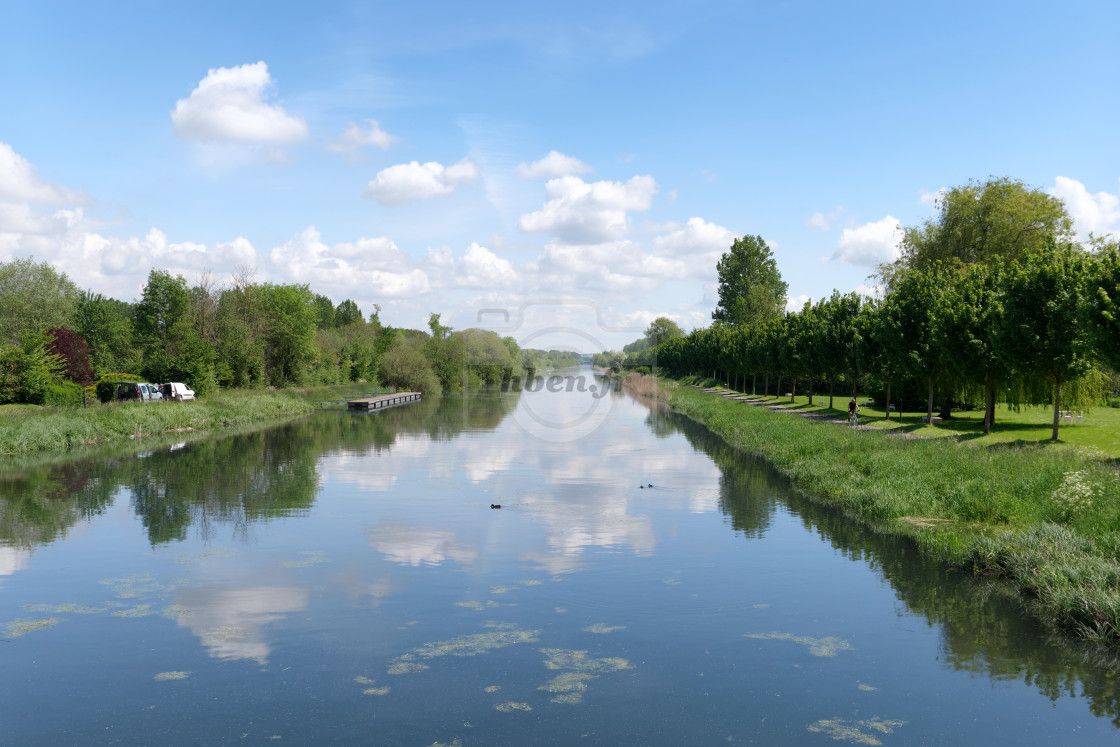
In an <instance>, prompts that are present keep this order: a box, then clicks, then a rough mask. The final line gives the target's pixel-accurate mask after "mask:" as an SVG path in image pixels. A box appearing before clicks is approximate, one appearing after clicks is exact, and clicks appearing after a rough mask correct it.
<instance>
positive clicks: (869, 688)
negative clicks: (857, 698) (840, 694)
mask: <svg viewBox="0 0 1120 747" xmlns="http://www.w3.org/2000/svg"><path fill="white" fill-rule="evenodd" d="M858 687H859V689H860V690H863V691H864V692H868V693H869V692H874V691H875V690H878V689H879V688H877V687H872V686H871V685H865V684H863V683H862V682H861V683H859V685H858Z"/></svg>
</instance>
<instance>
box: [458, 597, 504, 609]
mask: <svg viewBox="0 0 1120 747" xmlns="http://www.w3.org/2000/svg"><path fill="white" fill-rule="evenodd" d="M455 606H456V607H466V608H467V609H472V610H488V609H493V608H494V607H498V606H500V605H499V604H498V603H497V602H495V601H494V600H492V599H487V600H486V601H485V602H477V601H474V600H471V601H468V602H456V603H455Z"/></svg>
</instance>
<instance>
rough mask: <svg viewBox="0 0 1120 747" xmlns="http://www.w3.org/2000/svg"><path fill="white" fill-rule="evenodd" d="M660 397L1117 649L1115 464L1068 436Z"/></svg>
mask: <svg viewBox="0 0 1120 747" xmlns="http://www.w3.org/2000/svg"><path fill="white" fill-rule="evenodd" d="M658 389H659V390H660V391H661V392H662V398H664V399H666V400H667V402H668V403H669V405H670V406H671V407H672V408H673V409H674V410H676V411H678V412H680V413H682V414H684V415H687V416H688V417H690V418H692V419H694V420H696V421H698V422H700V423H703V424H704V425H706V426H707V427H708V428H709V429H711V430H712V431H713V432H714V433H717V434H718V435H720V436H722V437H723V438H724V439H725V440H726V441H727V442H728V443H729V444H730V445H731V446H733V447H735V448H737V449H740V450H742V451H745V452H749V453H751V454H756V455H758V456H761V457H763V458H765V459H767V460H768V461H769V462H771V463H772V464H773V465H774V466H775V467H776V468H777V469H779V470H780V471H781V472H783V473H784V474H785V475H787V476H788V477H789V479H790V480H791V482H792V484H793V485H794V486H795V487H796V488H797V489H798V490H800V491H801V492H803V493H804V494H805V495H806V496H807V497H809V498H810V499H811V500H813V501H815V502H820V503H825V504H829V505H834V506H837V507H839V508H841V509H842V510H844V511H845V512H846V513H848V514H849V515H851V516H853V517H855V518H858V519H859V520H861V521H863V522H865V523H868V524H870V525H871V526H873V527H874V528H876V529H877V530H879V531H884V532H890V533H895V534H902V535H906V536H909V537H912V538H913V539H914V541H915V542H916V544H917V546H918V547H919V548H920V549H921V550H922V551H923V552H926V553H929V554H931V555H934V556H936V557H938V558H940V559H942V560H944V561H946V562H949V563H951V564H954V565H956V566H959V567H961V568H965V569H969V570H971V571H972V572H975V573H978V574H985V575H989V576H997V577H1001V578H1004V579H1006V580H1008V581H1009V582H1010V583H1012V584H1014V586H1015V587H1016V588H1017V589H1018V590H1019V592H1020V593H1021V595H1022V598H1023V600H1024V604H1025V606H1026V607H1027V608H1028V609H1029V610H1030V611H1031V612H1032V613H1033V614H1035V615H1036V616H1037V617H1038V618H1039V619H1040V620H1041V621H1042V622H1043V623H1044V624H1046V625H1047V626H1049V627H1051V628H1053V629H1056V630H1062V631H1065V632H1068V633H1072V634H1074V635H1076V636H1080V637H1083V638H1086V639H1089V640H1093V641H1097V642H1101V643H1107V644H1109V645H1110V646H1112V647H1115V646H1120V634H1118V631H1120V532H1118V531H1116V528H1117V527H1120V476H1118V470H1117V466H1118V465H1117V461H1116V460H1114V459H1108V458H1105V457H1103V456H1101V454H1100V452H1098V451H1094V450H1088V449H1083V448H1077V447H1071V446H1068V445H1062V444H1049V443H1011V444H998V445H992V446H982V447H974V446H970V445H969V444H968V442H962V441H956V440H949V439H921V438H899V437H897V436H892V435H890V433H889V432H883V431H880V430H876V429H853V428H848V427H845V426H842V425H837V424H835V423H831V422H828V421H825V420H811V419H806V418H801V417H790V416H789V415H788V414H786V413H774V412H770V411H769V409H768V408H764V407H755V406H752V405H750V404H748V403H745V402H742V401H738V400H735V399H731V398H728V397H724V396H721V395H719V394H714V393H708V392H704V391H701V390H698V389H694V388H692V387H690V386H688V385H687V384H684V383H681V382H676V381H673V380H668V379H659V381H658Z"/></svg>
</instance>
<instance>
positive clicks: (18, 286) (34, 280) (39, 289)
mask: <svg viewBox="0 0 1120 747" xmlns="http://www.w3.org/2000/svg"><path fill="white" fill-rule="evenodd" d="M79 295H80V293H79V291H78V287H77V286H76V285H74V283H73V282H71V281H70V278H68V277H66V273H60V272H58V271H57V270H55V269H54V268H53V267H51V266H50V265H49V264H48V263H46V262H35V261H34V260H33V259H31V258H30V257H27V258H25V259H13V260H11V261H10V262H0V342H6V343H9V344H12V345H19V344H20V340H21V338H22V336H23V335H24V334H25V333H32V334H42V333H44V332H46V331H47V330H48V329H51V328H52V327H61V326H64V325H68V324H71V316H72V315H73V313H74V307H75V306H76V304H77V301H78V297H79Z"/></svg>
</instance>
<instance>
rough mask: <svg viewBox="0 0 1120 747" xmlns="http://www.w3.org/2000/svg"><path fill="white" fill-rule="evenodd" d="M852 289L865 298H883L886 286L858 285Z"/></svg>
mask: <svg viewBox="0 0 1120 747" xmlns="http://www.w3.org/2000/svg"><path fill="white" fill-rule="evenodd" d="M852 290H853V291H855V292H856V293H858V294H859V295H860V296H863V297H864V298H882V297H883V291H884V290H885V288H883V286H881V285H857V286H856V287H855V288H852Z"/></svg>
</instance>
